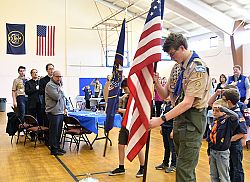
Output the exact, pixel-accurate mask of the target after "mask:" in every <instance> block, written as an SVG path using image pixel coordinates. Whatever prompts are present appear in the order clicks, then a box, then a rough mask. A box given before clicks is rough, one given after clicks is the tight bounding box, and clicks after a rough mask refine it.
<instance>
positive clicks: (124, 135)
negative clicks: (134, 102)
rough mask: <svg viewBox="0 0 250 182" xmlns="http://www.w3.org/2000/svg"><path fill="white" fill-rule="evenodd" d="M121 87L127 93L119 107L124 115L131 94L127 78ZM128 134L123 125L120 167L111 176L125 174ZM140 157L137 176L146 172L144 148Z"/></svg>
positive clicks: (119, 144) (119, 110)
mask: <svg viewBox="0 0 250 182" xmlns="http://www.w3.org/2000/svg"><path fill="white" fill-rule="evenodd" d="M121 88H122V89H123V90H124V92H125V94H124V95H123V96H122V98H121V100H122V102H120V105H121V108H119V109H118V112H119V113H122V114H123V115H124V114H125V112H126V107H127V102H128V98H129V94H130V91H129V88H128V84H127V79H124V80H123V81H122V83H121ZM128 135H129V131H128V130H127V129H126V128H125V127H123V126H122V127H121V129H120V132H119V138H118V142H119V143H118V153H119V167H118V168H116V169H114V170H113V171H111V172H110V173H109V176H116V175H120V174H125V168H124V159H125V146H126V145H127V144H128ZM138 158H139V161H140V169H139V171H138V172H137V174H136V177H142V176H143V173H144V153H143V152H142V150H141V151H140V152H139V153H138Z"/></svg>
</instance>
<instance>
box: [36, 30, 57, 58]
mask: <svg viewBox="0 0 250 182" xmlns="http://www.w3.org/2000/svg"><path fill="white" fill-rule="evenodd" d="M36 45H37V46H36V55H38V56H55V26H45V25H37V42H36Z"/></svg>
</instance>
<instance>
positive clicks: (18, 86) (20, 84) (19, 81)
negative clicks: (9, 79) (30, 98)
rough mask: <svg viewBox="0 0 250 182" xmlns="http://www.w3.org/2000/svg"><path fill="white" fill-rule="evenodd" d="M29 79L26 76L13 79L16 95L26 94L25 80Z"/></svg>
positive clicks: (13, 89) (13, 88)
mask: <svg viewBox="0 0 250 182" xmlns="http://www.w3.org/2000/svg"><path fill="white" fill-rule="evenodd" d="M26 81H27V79H26V78H24V77H23V78H22V77H20V76H19V77H18V78H16V79H15V80H14V81H13V86H12V91H15V92H16V97H17V96H20V95H25V90H24V88H25V86H24V85H25V82H26Z"/></svg>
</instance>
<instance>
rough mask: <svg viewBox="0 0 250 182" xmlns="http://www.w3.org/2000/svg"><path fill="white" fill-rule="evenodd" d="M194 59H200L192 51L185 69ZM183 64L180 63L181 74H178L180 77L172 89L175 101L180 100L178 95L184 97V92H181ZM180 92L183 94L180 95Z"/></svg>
mask: <svg viewBox="0 0 250 182" xmlns="http://www.w3.org/2000/svg"><path fill="white" fill-rule="evenodd" d="M195 58H200V57H199V56H198V54H196V52H195V51H193V54H192V56H191V58H190V59H189V61H188V64H187V67H188V66H189V65H190V64H191V63H192V62H193V60H194V59H195ZM183 64H184V62H183V63H182V66H181V73H180V75H179V77H178V80H177V82H176V86H175V89H174V97H175V98H177V100H180V99H179V96H180V95H182V96H184V92H183V89H182V80H183V73H184V71H185V68H184V67H183ZM182 92H183V93H182ZM183 98H184V97H183ZM183 98H182V99H183ZM176 102H177V101H176ZM178 103H179V102H178Z"/></svg>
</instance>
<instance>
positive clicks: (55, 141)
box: [45, 71, 67, 155]
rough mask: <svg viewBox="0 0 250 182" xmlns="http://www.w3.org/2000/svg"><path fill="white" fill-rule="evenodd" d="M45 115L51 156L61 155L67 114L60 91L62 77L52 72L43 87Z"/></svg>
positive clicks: (58, 72)
mask: <svg viewBox="0 0 250 182" xmlns="http://www.w3.org/2000/svg"><path fill="white" fill-rule="evenodd" d="M45 104H46V109H45V111H46V113H47V116H48V119H49V144H50V151H51V153H50V154H51V155H63V154H64V153H66V151H65V150H63V149H61V148H60V137H61V134H62V127H63V119H64V114H66V113H67V110H66V105H65V102H64V93H63V91H62V75H61V72H60V71H54V72H53V76H52V78H51V80H50V81H49V82H48V83H47V85H46V87H45Z"/></svg>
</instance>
